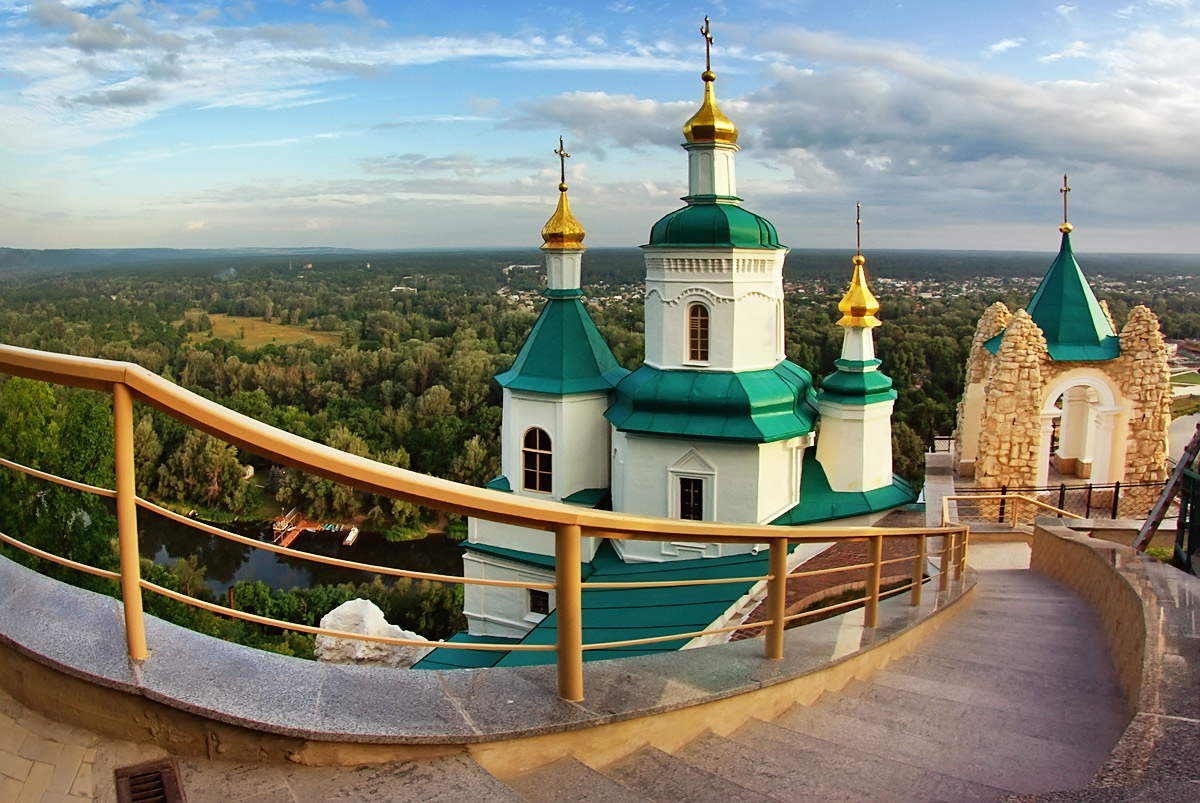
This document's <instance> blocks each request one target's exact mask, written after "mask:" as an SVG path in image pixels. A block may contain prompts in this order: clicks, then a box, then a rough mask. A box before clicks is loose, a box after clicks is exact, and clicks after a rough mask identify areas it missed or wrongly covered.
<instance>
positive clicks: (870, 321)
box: [837, 254, 881, 328]
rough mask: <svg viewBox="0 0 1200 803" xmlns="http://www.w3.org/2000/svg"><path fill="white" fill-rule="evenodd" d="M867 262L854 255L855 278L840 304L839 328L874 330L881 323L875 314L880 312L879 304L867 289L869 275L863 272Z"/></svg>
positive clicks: (860, 255) (861, 257)
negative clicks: (854, 327)
mask: <svg viewBox="0 0 1200 803" xmlns="http://www.w3.org/2000/svg"><path fill="white" fill-rule="evenodd" d="M866 261H867V260H866V258H865V257H863V255H862V254H855V255H854V278H852V279H851V280H850V289H849V290H848V291H846V297H845V298H843V299H842V300H841V303H839V304H838V312H840V313H842V319H841V320H840V321H838V322H837V323H838V326H857V327H860V328H861V327H865V328H874V327H876V326H879V325H880V323H881V321H880V320H879V319H878V318H876V317H875V313H877V312H879V302H878V301H876V300H875V296H873V295H871V291H870V290H868V289H867V274H866V271H864V270H863V264H864V263H866Z"/></svg>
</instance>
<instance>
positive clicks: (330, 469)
mask: <svg viewBox="0 0 1200 803" xmlns="http://www.w3.org/2000/svg"><path fill="white" fill-rule="evenodd" d="M0 372H3V373H8V374H12V375H14V376H22V377H26V378H29V379H36V380H41V381H45V382H51V383H55V384H60V385H67V386H71V387H78V388H85V389H90V390H97V391H102V392H107V393H111V394H112V396H113V414H114V437H115V439H116V443H115V454H116V469H117V471H116V474H117V488H116V491H115V492H113V491H109V490H107V489H103V488H95V487H93V486H88V485H84V484H82V483H78V482H75V481H73V480H67V479H64V478H61V477H54V476H53V475H48V474H45V473H44V472H37V471H36V470H33V469H29V468H28V467H25V466H19V465H18V464H15V463H11V462H9V461H3V465H6V466H8V467H10V468H17V469H18V470H23V471H27V472H29V473H31V474H34V475H35V476H39V477H41V478H42V479H47V480H50V481H53V482H60V483H62V484H64V485H67V486H68V487H72V488H75V489H77V490H83V491H88V492H92V493H97V494H100V495H104V496H115V497H116V500H117V513H118V516H117V520H118V521H117V524H118V534H119V539H118V542H119V549H118V552H119V557H120V566H121V571H120V573H119V574H116V573H112V572H105V571H103V570H98V569H92V568H90V567H84V566H83V565H82V564H76V563H74V562H72V561H68V560H66V559H63V558H59V557H57V556H53V555H50V554H49V553H44V552H41V551H40V550H35V549H33V548H31V547H28V546H27V545H24V544H21V543H20V542H17V541H15V539H12V538H10V537H7V536H5V537H4V539H3V540H5V541H6V542H11V543H14V545H17V546H20V547H21V548H22V549H27V550H28V551H31V552H34V554H40V555H42V556H44V557H46V558H47V559H49V560H54V561H56V562H58V563H60V564H62V565H66V566H71V567H73V568H78V569H80V570H82V571H91V573H93V574H99V575H101V576H105V577H111V578H113V579H117V580H119V581H120V584H121V588H122V598H123V602H124V613H125V624H126V627H125V630H126V637H127V640H128V652H129V655H130V657H132V658H133V659H135V660H142V659H144V658H146V657H147V656H148V654H149V652H148V650H147V648H146V643H145V633H144V624H143V616H142V607H141V592H142V590H143V589H146V590H151V591H154V592H156V593H159V594H162V595H164V596H167V597H169V598H171V599H174V600H177V601H179V602H184V603H186V604H189V605H195V606H197V607H200V608H204V609H207V610H210V611H213V612H215V613H220V614H223V615H227V616H235V617H236V618H240V619H246V620H248V621H252V622H258V623H260V624H267V625H271V626H275V627H285V628H290V629H294V630H299V631H301V632H306V633H314V634H324V635H331V636H336V637H342V638H363V637H362V636H359V635H355V634H348V633H343V632H340V631H328V630H323V629H321V628H318V627H312V626H309V625H297V624H294V623H287V622H281V621H278V620H275V619H270V618H268V617H262V616H256V615H254V614H247V613H244V612H241V611H233V610H230V609H228V608H225V607H223V606H220V605H214V604H212V603H206V602H203V601H201V600H197V599H194V598H192V597H190V596H187V595H184V594H180V593H178V592H175V591H171V590H169V589H165V588H162V587H161V586H158V585H155V584H152V583H149V582H147V581H145V580H142V579H141V576H140V567H139V559H138V551H137V509H138V507H147V508H154V509H156V510H157V511H159V512H162V513H164V514H165V515H168V516H170V517H171V518H174V519H177V520H180V521H183V522H184V523H187V524H189V525H192V526H196V527H198V528H200V529H203V530H205V531H208V532H210V533H212V534H215V535H219V536H221V537H225V538H232V539H233V540H237V541H239V542H242V543H247V544H249V545H251V546H256V547H258V548H261V549H268V550H271V551H274V552H280V553H283V554H289V555H294V556H296V557H300V558H303V559H308V560H315V561H318V562H322V563H333V564H336V565H341V566H347V567H349V568H355V569H364V570H366V571H378V572H382V573H387V574H397V575H401V576H409V577H418V576H420V577H426V578H429V579H438V580H447V581H452V582H481V581H471V580H468V579H467V578H461V577H451V576H449V575H431V574H423V573H416V572H409V571H406V570H397V569H389V568H387V567H377V566H372V565H371V564H359V563H355V562H353V561H343V560H339V559H334V558H325V557H323V556H318V555H313V554H311V553H305V552H299V551H296V550H290V549H287V548H284V547H280V546H277V545H274V544H265V543H262V542H259V541H255V540H254V539H249V538H245V537H244V536H238V535H235V534H233V533H228V532H226V531H224V530H221V529H220V528H216V527H212V526H211V525H206V524H201V523H197V522H192V521H189V520H186V519H185V518H184V517H182V516H179V515H178V514H175V513H171V512H170V511H166V510H164V509H162V508H158V507H157V506H155V505H152V504H151V503H149V502H147V501H145V500H142V499H138V498H137V496H136V494H135V490H134V482H133V425H132V401H133V400H135V399H136V400H138V401H141V402H144V403H146V404H149V405H151V406H153V407H155V408H157V409H159V410H161V411H163V412H164V413H166V414H167V415H170V416H171V417H173V418H176V419H178V420H180V421H182V422H184V423H187V424H189V425H191V426H192V427H194V428H196V429H199V430H201V431H203V432H206V433H208V434H210V435H213V436H215V437H217V438H219V439H221V440H223V441H226V442H228V443H231V444H234V445H236V446H238V447H239V448H241V449H245V450H246V451H249V452H253V453H255V454H257V455H260V456H262V457H265V458H267V459H269V460H272V461H273V462H276V463H279V464H281V465H286V466H290V467H292V468H295V469H298V470H300V471H303V472H306V473H309V474H314V475H317V476H320V477H324V478H326V479H330V480H333V481H335V482H338V483H342V484H345V485H350V486H353V487H356V488H358V489H360V490H364V491H367V492H370V493H375V494H379V495H382V496H388V497H394V498H398V499H404V500H406V501H409V502H412V503H415V504H418V505H421V506H424V507H430V508H435V509H438V510H444V511H449V512H454V513H458V514H461V515H465V516H471V517H474V518H478V519H486V520H490V521H496V522H502V523H506V524H513V525H517V526H520V527H526V528H530V529H535V530H545V531H550V532H553V533H554V543H555V552H554V557H555V582H554V583H553V584H550V583H523V582H512V581H495V580H491V581H482V583H483V584H486V585H504V586H517V587H525V588H539V589H553V590H555V592H556V594H557V600H556V608H555V610H556V613H557V615H558V619H557V641H556V644H555V645H553V646H551V645H537V646H535V645H494V644H493V645H483V644H473V643H453V644H450V643H446V642H415V641H412V640H408V639H395V638H376V639H373V640H379V641H385V642H388V643H396V644H410V643H411V644H420V645H424V646H431V645H432V646H438V647H445V648H454V649H493V650H496V649H507V650H513V649H526V650H535V649H540V650H551V649H553V650H554V651H555V652H556V657H557V663H558V689H559V696H560V697H562V698H563V699H564V700H572V701H577V700H582V699H583V670H582V666H583V651H584V650H585V649H601V648H603V647H606V646H629V645H634V644H651V643H655V642H659V641H670V640H675V639H679V638H690V637H699V636H705V635H712V634H718V633H725V632H731V631H734V630H739V629H742V628H745V627H765V629H766V638H765V645H766V656H767V657H768V658H772V659H779V658H782V657H783V631H784V628H785V626H786V622H787V620H788V618H791V617H785V616H784V615H783V613H784V607H783V606H784V604H785V596H786V588H787V579H788V575H787V550H788V546H789V544H793V543H819V542H823V541H838V542H842V543H846V542H854V541H866V542H867V543H868V547H869V549H868V555H869V559H868V562H867V563H864V564H856V565H855V566H852V567H838V568H834V569H824V570H816V571H814V572H811V574H826V573H831V572H833V571H845V570H847V569H850V568H856V569H862V568H865V569H866V570H867V573H868V580H867V596H866V597H865V600H866V608H867V610H866V613H865V624H866V626H867V627H874V626H875V623H876V617H877V611H878V604H879V598H880V591H879V582H880V576H881V572H882V568H883V566H884V565H885V564H887V563H897V562H900V561H901V560H909V559H910V558H903V559H892V560H888V561H884V560H883V557H882V553H883V541H884V539H885V538H903V537H913V536H916V537H917V538H918V540H919V543H920V553H921V560H923V559H924V554H925V549H924V544H925V539H926V538H927V537H928V536H930V535H935V536H936V535H941V536H944V538H943V546H942V549H941V550H940V552H941V557H942V567H941V571H940V574H941V577H940V578H939V589H942V590H944V589H945V588H946V584H947V582H948V576H947V575H948V573H949V572H948V569H950V568H953V570H954V574H955V577H956V578H957V577H958V576H959V575H960V574H961V571H962V568H963V564H964V562H965V558H966V541H967V528H966V527H965V526H963V525H946V524H945V522H946V520H947V511H948V503H947V501H946V500H943V526H942V527H933V528H929V527H905V528H879V527H841V528H838V527H829V526H817V525H805V526H793V527H776V526H772V525H763V524H740V523H729V522H698V521H688V520H682V519H664V518H656V517H650V516H635V515H627V514H621V513H613V512H608V511H601V510H593V509H589V508H582V507H579V506H576V505H566V504H563V503H560V502H549V501H544V500H538V499H530V498H527V497H524V496H521V495H518V494H506V493H501V492H498V491H492V490H488V489H482V488H474V487H471V486H468V485H463V484H461V483H457V482H452V481H450V480H443V479H439V478H437V477H430V476H427V475H424V474H419V473H417V472H415V471H409V470H407V469H402V468H397V467H396V466H391V465H388V464H386V463H381V462H379V461H376V460H371V459H369V458H365V457H359V456H357V455H352V454H348V453H346V452H343V451H340V450H338V449H334V448H333V447H330V446H326V445H324V444H320V443H316V442H314V441H310V440H307V439H305V438H302V437H300V436H298V435H293V434H291V433H288V432H284V431H283V430H280V429H276V428H275V427H271V426H268V425H266V424H263V423H261V422H259V421H256V420H254V419H253V418H250V417H249V416H246V415H243V414H241V413H238V412H235V411H233V410H230V409H228V408H226V407H223V406H222V405H220V404H218V403H216V402H214V401H210V400H208V399H205V398H203V397H201V396H199V395H197V394H195V393H192V392H191V391H188V390H186V389H184V388H181V387H179V386H178V385H175V384H174V383H172V382H169V381H168V380H166V379H163V378H162V377H160V376H158V375H156V374H154V373H151V372H150V371H148V370H146V369H145V368H142V367H141V366H138V365H134V364H132V363H127V362H116V361H113V360H98V359H92V358H87V357H75V356H71V355H64V354H53V353H50V352H44V351H36V350H33V349H26V348H19V347H16V346H8V345H0ZM975 498H978V497H975ZM1009 498H1010V499H1011V498H1013V497H1009ZM1030 501H1033V502H1035V503H1036V504H1040V503H1037V502H1036V500H1030ZM1042 506H1043V507H1047V508H1049V506H1048V505H1042ZM1051 509H1053V508H1051ZM584 537H597V538H630V539H644V540H671V541H682V542H690V543H742V544H745V543H752V544H769V547H770V554H769V561H768V565H769V573H768V575H766V576H764V577H749V578H740V577H739V578H719V579H709V580H697V581H679V582H668V583H661V584H656V585H667V586H671V585H705V584H713V583H721V582H725V583H729V582H744V581H753V582H760V581H765V582H766V584H767V607H768V611H769V614H770V615H769V618H768V621H766V622H758V623H754V624H741V625H732V626H727V627H718V628H713V629H710V630H704V631H697V632H696V633H687V634H678V635H672V636H656V637H652V638H648V639H632V640H626V641H621V642H607V643H604V644H588V645H584V643H583V638H582V581H581V577H580V559H581V554H580V544H581V541H582V539H583V538H584ZM947 538H948V539H949V545H948V546H947V545H946V539H947ZM916 571H917V570H916V569H914V580H913V582H912V584H911V590H912V595H913V600H914V601H913V604H918V603H919V592H920V587H921V583H920V582H919V581H918V580H917V579H915V578H916V577H917V576H918V575H917V574H916ZM642 585H645V584H642V583H628V584H615V583H604V584H596V586H595V587H597V588H599V587H601V586H603V587H610V588H612V587H622V586H624V587H637V586H642ZM840 607H843V605H841V604H839V605H835V606H830V610H832V609H836V608H840ZM368 640H372V639H370V637H368Z"/></svg>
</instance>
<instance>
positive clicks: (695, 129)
mask: <svg viewBox="0 0 1200 803" xmlns="http://www.w3.org/2000/svg"><path fill="white" fill-rule="evenodd" d="M700 77H701V78H703V79H704V103H702V104H701V105H700V109H699V111H697V112H696V113H695V114H693V115H692V118H691V119H690V120H688V121H687V122H686V123H684V125H683V137H684V139H686V140H687V141H688V142H730V143H736V142H737V139H738V130H737V126H736V125H734V124H733V121H732V120H730V119H729V118H728V117H726V116H725V114H724V112H722V111H721V109H720V108H719V107H718V106H717V96H716V94H715V93H714V92H713V81H715V80H716V79H717V76H716V75H715V74H714V73H713V71H712V70H705V71H704V72H703V73H701V75H700Z"/></svg>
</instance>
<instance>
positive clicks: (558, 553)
mask: <svg viewBox="0 0 1200 803" xmlns="http://www.w3.org/2000/svg"><path fill="white" fill-rule="evenodd" d="M582 534H583V533H582V530H581V529H580V527H579V525H578V524H560V525H558V528H557V529H556V530H555V531H554V592H555V597H556V599H555V602H554V611H555V614H556V617H557V619H558V626H557V627H558V650H557V655H558V696H559V697H561V698H562V699H564V700H569V701H572V702H578V701H580V700H582V699H583V590H582V588H581V587H580V586H581V584H582V580H581V578H580V573H579V563H580V558H581V555H580V540H581V537H582Z"/></svg>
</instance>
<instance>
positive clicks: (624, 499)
mask: <svg viewBox="0 0 1200 803" xmlns="http://www.w3.org/2000/svg"><path fill="white" fill-rule="evenodd" d="M702 33H704V35H705V40H706V65H705V67H706V69H705V71H704V72H703V73H702V75H701V78H702V80H703V100H702V101H701V104H700V108H699V109H698V110H697V111H696V113H695V114H694V115H692V117H691V119H689V120H688V121H687V122H686V123H685V124H684V126H683V137H684V143H683V145H682V147H683V149H684V150H685V151H686V152H687V165H688V194H687V196H685V197H684V198H683V199H682V200H683V201H684V204H685V205H684V206H682V207H681V208H679V209H677V210H675V211H673V212H671V213H670V214H668V215H666V216H665V217H663V218H662V219H661V220H659V221H658V222H657V223H654V224H653V226H651V228H650V236H649V242H647V243H646V244H645V245H643V246H642V251H643V254H644V259H645V267H646V279H645V332H646V346H645V359H644V362H643V364H642V365H641V366H640V367H638V368H637V370H635V371H632V372H630V371H628V370H626V369H625V368H623V367H622V366H620V365H619V364H618V363H617V361H616V359H615V358H614V357H613V355H612V353H611V351H610V350H609V348H608V346H607V345H606V344H605V342H604V339H603V337H602V336H601V334H600V332H599V330H598V329H597V328H596V325H595V323H594V322H593V321H592V319H591V316H590V315H589V314H588V310H587V307H586V305H585V303H584V301H585V299H584V295H583V291H582V289H581V269H582V262H583V256H584V251H585V247H584V245H583V240H584V237H585V234H586V232H585V229H584V227H583V225H582V224H581V223H580V221H579V219H577V218H576V217H575V215H574V213H573V212H572V210H571V206H570V203H569V201H568V197H567V189H568V188H567V183H566V169H565V160H566V158H567V157H568V156H569V154H567V153H566V151H565V149H564V147H563V145H562V140H561V138H560V141H559V148H558V150H556V151H555V153H556V154H558V156H559V160H560V168H561V174H560V184H559V187H558V189H559V198H558V206H557V208H556V209H555V211H554V214H553V215H552V216H551V217H550V219H549V221H547V223H546V225H545V227H544V228H543V229H542V239H543V241H544V244H543V245H542V247H541V248H542V252H543V254H544V264H545V269H546V277H547V289H546V291H545V296H546V305H545V307H544V308H543V309H542V312H541V314H540V316H539V317H538V320H537V322H536V323H535V324H534V327H533V329H532V331H531V332H530V334H529V336H528V338H527V339H526V341H525V343H524V344H523V346H522V347H521V349H520V352H519V353H518V355H517V357H516V359H515V361H514V362H513V365H512V367H511V368H510V369H509V370H507V371H505V372H503V373H501V374H500V375H498V376H497V377H496V381H497V382H498V383H499V385H500V386H501V388H502V389H503V425H502V433H501V442H502V458H501V465H502V474H501V475H500V476H498V477H496V478H495V479H494V480H492V481H491V482H490V483H488V485H487V487H489V488H491V489H493V490H496V491H500V492H504V493H513V494H521V495H524V496H528V497H531V498H537V499H545V500H553V501H557V502H564V503H567V504H575V505H586V506H590V507H595V508H602V509H606V510H612V511H615V512H623V513H630V514H637V515H645V516H661V517H669V518H681V519H692V520H702V521H729V522H751V523H756V524H775V525H798V524H809V523H816V522H824V521H832V520H838V522H839V524H842V525H847V524H869V523H872V522H874V521H877V520H878V519H879V518H881V517H882V516H883V515H885V514H886V513H887V512H888V511H889V510H891V509H892V508H895V507H897V506H899V505H903V504H905V503H908V502H912V501H913V500H914V499H915V494H914V492H913V489H912V487H911V486H910V485H909V484H908V483H907V482H905V481H904V480H903V479H901V478H899V477H897V476H895V475H893V473H892V455H891V413H892V405H893V402H894V400H895V398H896V392H895V391H894V390H893V389H892V382H891V379H890V378H888V377H887V376H885V375H884V374H883V373H881V372H880V371H879V370H878V367H879V365H880V361H879V360H878V359H876V357H875V351H874V344H873V338H872V329H873V328H874V327H876V326H878V325H879V324H880V321H879V319H878V318H877V317H876V313H877V312H878V311H879V304H878V302H877V301H876V299H875V297H874V296H873V295H872V293H871V291H870V290H869V288H868V287H867V280H866V274H865V271H864V264H865V259H864V257H863V256H862V254H861V252H860V253H858V254H856V255H855V256H854V257H853V259H852V261H851V265H850V266H848V268H849V269H848V273H849V274H850V282H849V291H848V292H847V293H846V296H845V298H844V299H843V300H842V302H841V303H840V304H839V306H838V309H839V311H840V312H841V313H842V317H841V319H840V320H839V321H838V323H839V325H841V326H842V327H844V329H845V335H844V342H843V347H842V353H841V358H840V359H839V360H837V361H836V370H835V371H834V372H833V373H832V374H831V375H829V376H827V377H825V378H824V380H823V381H822V382H821V384H820V389H819V390H815V389H814V387H813V385H814V383H813V379H812V376H811V375H810V374H809V373H808V372H807V371H806V370H804V369H803V368H801V367H799V366H798V365H795V364H793V363H791V362H789V361H788V360H787V359H786V356H785V354H784V303H785V301H784V293H783V265H784V258H785V257H786V255H787V253H788V248H787V246H786V245H784V244H783V243H781V242H780V239H779V235H778V233H777V232H776V229H775V226H774V225H772V223H771V222H770V221H769V220H767V219H765V218H763V217H761V216H760V215H757V214H755V213H753V212H751V211H750V210H748V209H746V208H745V207H744V206H743V205H742V199H741V198H740V197H739V196H738V194H737V181H736V170H735V157H736V155H737V153H738V150H739V147H738V129H737V126H736V125H734V123H733V122H732V121H731V120H730V119H729V118H728V117H726V116H725V114H724V113H723V112H722V111H721V109H720V107H719V106H718V104H717V99H716V94H715V91H714V87H713V84H714V82H715V80H716V75H715V74H714V73H713V71H712V69H711V64H710V63H707V62H708V56H707V46H708V45H711V41H712V40H711V38H710V37H709V36H708V27H707V21H706V26H705V29H704V30H703V31H702ZM464 546H465V548H466V553H465V555H464V558H463V563H464V574H465V575H466V576H467V577H473V578H486V579H494V580H509V581H516V582H524V583H545V582H553V581H554V557H553V555H554V536H553V534H552V533H547V532H542V531H536V530H529V529H524V528H521V527H517V526H513V525H508V524H501V523H497V522H491V521H485V520H478V519H472V520H470V522H469V528H468V540H467V542H466V543H465V544H464ZM823 549H824V546H823V545H800V546H798V547H796V548H795V551H794V552H793V554H792V556H791V565H792V566H795V565H798V564H799V563H801V562H803V561H804V560H806V559H808V558H809V557H811V556H812V555H814V554H816V553H818V552H820V551H822V550H823ZM760 552H761V554H760ZM582 560H583V561H584V566H583V577H584V589H585V591H586V589H587V584H588V583H589V582H592V583H599V582H622V581H626V582H627V581H631V580H644V581H651V580H663V579H700V578H707V577H722V576H724V577H739V576H741V577H744V576H747V575H752V574H753V573H755V572H758V571H760V570H761V569H759V568H755V567H756V566H758V565H759V564H761V566H762V569H765V565H766V553H765V550H764V549H760V547H759V546H752V545H743V544H718V543H711V544H683V543H679V544H675V543H671V542H669V541H665V542H659V541H636V540H608V539H602V538H585V539H584V543H583V545H582ZM668 592H670V593H668ZM760 593H761V589H760V588H757V587H754V586H751V585H749V584H742V585H738V584H721V585H705V586H690V587H683V588H671V589H622V590H619V591H615V590H612V589H604V590H595V591H592V592H589V593H585V594H584V596H583V599H584V630H585V632H584V641H585V643H586V642H608V641H619V640H621V639H622V638H625V639H628V638H633V637H637V636H642V635H651V634H653V633H659V634H663V635H669V634H671V633H673V632H679V633H685V632H689V631H696V630H702V629H705V628H708V627H717V626H722V625H726V624H737V623H738V622H740V621H741V619H742V618H744V617H745V616H746V615H747V614H748V613H749V611H750V610H752V609H753V607H754V606H755V605H756V604H757V602H758V599H759V596H760ZM554 608H555V600H554V593H553V591H545V590H539V589H525V588H517V587H495V586H480V585H468V586H466V590H465V600H464V613H465V615H466V618H467V621H468V625H469V628H468V632H467V633H465V634H459V636H457V637H456V640H459V641H462V640H467V641H478V640H485V641H490V642H494V643H503V642H508V641H511V642H512V643H553V639H554V630H553V628H554ZM704 643H708V642H704ZM685 646H700V645H699V644H697V643H691V642H689V641H688V640H687V639H679V640H675V641H667V642H663V643H661V644H654V645H649V646H643V647H640V648H638V649H636V650H627V651H622V650H594V651H589V652H588V653H586V656H587V659H588V660H595V659H598V658H605V657H617V656H624V655H630V654H638V653H645V652H661V651H663V650H673V649H679V648H681V647H685ZM541 660H547V656H546V655H545V654H544V653H538V652H510V653H503V652H487V653H481V652H477V651H475V652H473V651H468V650H436V651H434V652H433V653H432V654H431V655H430V656H428V657H427V658H426V659H425V660H423V661H422V662H420V663H419V664H417V666H416V668H419V669H426V668H449V667H456V666H490V665H508V664H514V663H518V664H519V663H530V662H538V661H541ZM464 662H465V663H464ZM481 662H482V663H481Z"/></svg>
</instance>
